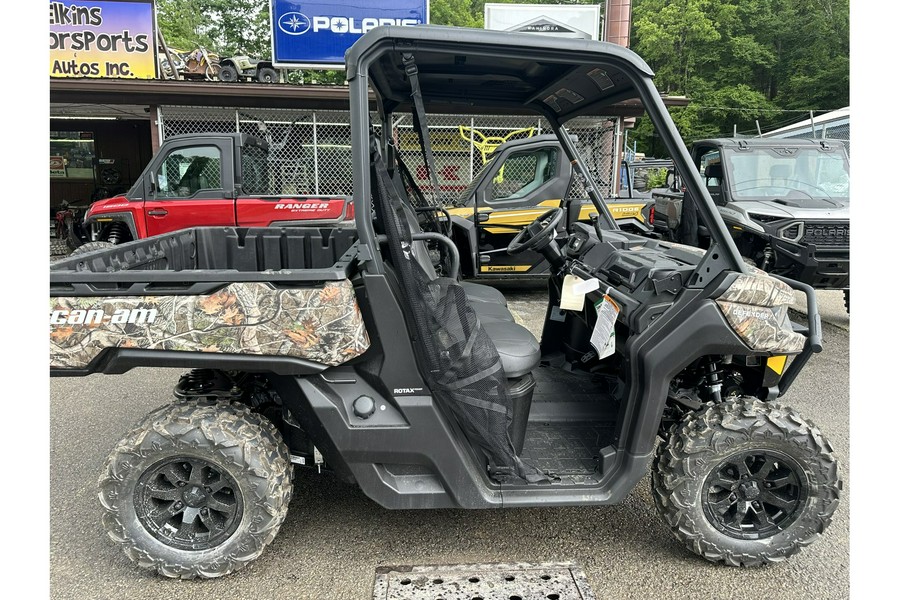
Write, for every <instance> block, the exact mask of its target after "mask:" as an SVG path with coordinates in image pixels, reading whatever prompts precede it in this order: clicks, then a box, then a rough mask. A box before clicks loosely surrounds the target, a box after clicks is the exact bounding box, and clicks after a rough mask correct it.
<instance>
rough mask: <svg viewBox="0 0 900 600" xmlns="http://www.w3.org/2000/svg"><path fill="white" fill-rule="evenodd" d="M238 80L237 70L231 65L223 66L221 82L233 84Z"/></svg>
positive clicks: (220, 76)
mask: <svg viewBox="0 0 900 600" xmlns="http://www.w3.org/2000/svg"><path fill="white" fill-rule="evenodd" d="M237 80H238V72H237V69H235V68H234V67H232V66H231V65H222V67H221V68H220V69H219V81H227V82H228V83H232V82H234V81H237Z"/></svg>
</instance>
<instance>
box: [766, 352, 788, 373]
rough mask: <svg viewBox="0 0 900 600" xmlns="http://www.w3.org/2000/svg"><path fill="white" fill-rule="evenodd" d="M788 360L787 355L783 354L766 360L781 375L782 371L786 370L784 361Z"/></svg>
mask: <svg viewBox="0 0 900 600" xmlns="http://www.w3.org/2000/svg"><path fill="white" fill-rule="evenodd" d="M786 362H787V356H786V355H784V354H781V355H779V356H770V357H769V359H768V360H767V361H766V366H767V367H769V368H770V369H772V370H773V371H775V372H776V373H778V374H779V375H781V373H782V371H784V363H786Z"/></svg>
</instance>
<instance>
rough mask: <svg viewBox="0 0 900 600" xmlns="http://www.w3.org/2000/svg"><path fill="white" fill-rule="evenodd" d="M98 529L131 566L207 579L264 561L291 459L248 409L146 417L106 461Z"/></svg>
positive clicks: (167, 410)
mask: <svg viewBox="0 0 900 600" xmlns="http://www.w3.org/2000/svg"><path fill="white" fill-rule="evenodd" d="M99 488H100V494H99V495H100V502H101V504H102V505H103V509H104V514H103V524H104V526H105V528H106V530H107V533H108V534H109V536H110V538H112V539H113V541H115V542H117V543H118V544H120V545H121V546H122V548H123V550H124V551H125V554H126V555H127V556H128V557H129V558H131V560H133V561H134V562H135V563H137V564H138V565H139V566H141V567H144V568H148V569H152V570H154V571H156V572H157V573H159V574H161V575H165V576H166V577H173V578H180V579H193V578H195V577H201V578H213V577H220V576H222V575H227V574H229V573H231V572H233V571H236V570H238V569H240V568H242V567H244V566H245V565H246V564H248V563H249V562H250V561H252V560H254V559H255V558H257V557H258V556H259V555H260V554H262V552H263V550H264V549H265V547H266V546H267V545H268V544H269V542H271V541H272V540H273V539H274V537H275V534H276V533H277V532H278V529H279V528H280V527H281V524H282V522H283V521H284V519H285V516H286V515H287V509H288V503H289V502H290V498H291V492H292V487H291V465H290V454H289V452H288V449H287V447H286V446H285V444H284V442H283V441H282V439H281V435H280V434H279V433H278V430H277V429H276V428H275V427H274V425H272V423H271V422H269V421H268V420H267V419H265V418H264V417H262V416H260V415H259V414H257V413H254V412H251V411H250V410H249V409H248V408H246V407H244V406H242V405H238V404H232V403H229V402H225V401H215V402H214V401H197V400H184V401H179V402H176V403H174V404H171V405H167V406H163V407H161V408H159V409H157V410H156V411H154V412H153V413H151V414H150V415H148V416H147V417H146V418H145V419H144V420H143V421H142V422H141V423H140V424H139V425H138V426H137V427H136V428H135V429H134V430H133V431H132V432H131V433H130V434H128V435H127V436H126V437H125V438H124V439H122V441H120V442H119V444H118V445H117V446H116V448H115V450H114V451H113V452H112V454H111V455H110V456H109V458H108V459H107V463H106V468H105V470H104V472H103V474H102V475H101V476H100V480H99Z"/></svg>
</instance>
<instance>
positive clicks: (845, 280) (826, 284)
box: [770, 237, 850, 290]
mask: <svg viewBox="0 0 900 600" xmlns="http://www.w3.org/2000/svg"><path fill="white" fill-rule="evenodd" d="M770 245H771V246H772V250H774V252H775V266H774V267H773V268H772V269H771V272H773V273H777V274H778V275H782V276H784V277H789V278H790V279H793V280H796V281H799V282H801V283H805V284H807V285H809V286H812V287H813V288H816V289H829V290H840V289H846V288H849V287H850V247H849V246H845V247H830V246H829V247H817V246H815V245H813V244H798V243H796V242H790V241H788V240H785V239H782V238H778V237H771V238H770Z"/></svg>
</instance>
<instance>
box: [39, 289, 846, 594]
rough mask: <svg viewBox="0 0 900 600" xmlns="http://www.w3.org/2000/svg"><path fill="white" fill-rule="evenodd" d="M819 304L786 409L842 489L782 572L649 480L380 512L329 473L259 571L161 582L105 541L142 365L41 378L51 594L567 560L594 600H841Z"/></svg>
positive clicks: (149, 395)
mask: <svg viewBox="0 0 900 600" xmlns="http://www.w3.org/2000/svg"><path fill="white" fill-rule="evenodd" d="M506 294H507V297H508V298H510V305H511V308H512V309H513V311H514V312H515V313H516V314H517V316H518V317H519V318H520V319H521V320H522V321H523V322H524V323H525V324H526V325H527V326H529V328H531V329H532V330H533V331H536V332H538V333H539V331H538V330H539V323H540V319H542V318H543V304H542V297H543V294H542V292H541V291H540V290H530V291H525V292H513V291H509V290H507V291H506ZM817 296H819V298H820V305H821V306H820V311H821V313H822V315H823V320H824V325H823V327H824V339H825V344H824V345H825V349H824V351H823V352H822V353H821V354H819V355H817V356H816V357H814V358H813V360H812V361H811V362H810V364H809V365H808V366H807V368H806V369H805V370H804V372H803V373H802V374H801V375H800V377H799V378H798V379H797V381H796V382H795V384H794V387H793V388H792V389H791V390H790V392H789V393H788V395H787V396H786V397H785V398H784V401H785V402H786V403H787V404H790V405H792V406H793V407H794V408H796V409H798V410H800V411H801V412H802V413H803V414H804V415H806V416H807V417H809V418H810V419H811V420H812V421H813V422H815V423H816V424H817V425H819V427H820V428H821V429H822V431H823V432H824V433H825V435H826V436H827V437H828V438H829V439H830V440H831V442H832V444H833V445H834V448H835V451H836V453H837V455H838V458H839V459H840V460H841V463H842V477H843V480H844V488H843V490H844V491H843V495H842V498H841V505H840V506H839V508H838V510H837V512H836V514H835V518H834V521H833V523H832V524H831V526H830V527H829V528H828V529H827V530H826V531H825V533H824V535H823V536H822V538H821V539H819V540H817V541H816V542H815V543H813V544H812V545H811V546H809V547H807V548H804V549H803V550H802V551H801V552H800V553H799V554H797V555H795V556H793V557H792V558H790V559H789V560H787V561H785V562H783V563H780V564H776V565H770V566H768V567H764V568H758V569H739V568H733V567H724V566H719V565H715V564H712V563H708V562H706V561H704V560H703V559H701V558H699V557H697V556H695V555H694V554H692V553H691V552H689V551H688V550H686V549H685V548H683V547H682V546H681V544H680V543H678V542H676V541H675V540H674V539H673V537H672V536H671V534H670V533H669V531H668V529H667V528H666V527H665V526H664V525H663V523H662V521H661V520H660V519H659V518H658V517H657V515H656V512H655V509H654V507H653V502H652V499H651V497H650V491H649V478H645V479H644V480H643V481H642V482H641V483H640V484H639V485H638V486H637V488H636V489H635V490H634V491H633V492H632V493H631V494H630V495H629V496H628V498H627V499H626V500H625V502H624V503H622V504H620V505H616V506H607V507H572V508H532V509H507V510H484V511H464V510H431V511H409V510H401V511H389V510H386V509H383V508H381V507H379V506H378V505H377V504H375V503H374V502H372V501H370V500H369V499H367V498H366V497H365V496H364V495H363V494H362V493H361V492H360V491H359V490H358V489H357V488H356V487H354V486H350V485H347V484H344V483H341V482H339V481H337V480H336V479H335V478H334V477H332V476H331V475H328V474H322V475H319V474H316V473H313V472H308V471H301V470H298V471H297V477H296V479H295V491H294V498H293V500H292V501H291V505H290V510H289V513H288V517H287V520H286V521H285V523H284V525H283V526H282V528H281V531H280V533H279V534H278V536H277V537H276V538H275V540H274V541H273V542H272V544H271V545H270V546H269V547H268V548H267V549H266V551H265V552H264V553H263V555H262V556H261V557H260V558H259V559H258V560H256V561H255V562H253V563H252V564H250V565H249V566H248V567H246V568H245V569H243V570H242V571H239V572H238V573H235V574H233V575H231V576H228V577H225V578H222V579H217V580H209V581H175V580H168V579H164V578H161V577H157V576H154V575H151V574H149V573H148V572H146V571H144V570H142V569H140V568H138V567H136V566H135V565H133V564H132V562H131V561H130V560H129V559H127V558H126V556H125V555H124V554H123V553H122V551H121V550H120V549H119V547H118V546H117V545H115V544H114V543H113V542H112V541H111V540H109V539H108V538H107V537H106V534H105V532H104V530H103V528H102V526H101V524H100V505H99V502H98V500H97V487H96V486H97V477H98V476H99V474H100V471H101V469H102V467H103V463H104V460H105V458H106V456H107V454H108V453H109V452H110V451H111V449H112V448H113V446H114V445H115V443H116V442H117V441H118V440H119V439H120V438H121V437H122V436H123V435H124V434H125V433H126V432H127V431H128V430H129V429H130V427H131V426H132V425H133V424H134V423H135V422H136V421H137V420H138V419H140V418H141V417H143V416H144V415H145V414H146V413H147V412H149V411H150V410H151V409H153V408H155V407H157V406H160V405H162V404H165V403H167V402H169V401H170V398H171V390H172V386H173V385H174V384H175V382H176V380H177V378H178V376H179V375H180V374H181V372H182V371H181V370H173V369H152V370H151V369H137V370H134V371H132V372H130V373H127V374H124V375H120V376H107V375H92V376H89V377H85V378H54V379H52V380H51V382H50V586H51V597H52V598H54V599H70V598H71V599H78V600H93V599H110V600H113V599H115V600H122V599H126V598H127V599H128V600H140V599H153V600H156V599H159V598H169V597H177V598H179V599H185V600H200V599H219V598H227V599H229V600H239V599H254V600H267V599H282V598H284V599H288V598H290V599H291V600H296V599H305V598H309V599H345V598H346V599H353V600H355V599H360V600H363V599H369V598H371V597H372V590H373V584H374V579H375V569H376V568H377V567H379V566H386V565H427V564H457V563H492V562H513V561H522V562H545V561H546V562H563V561H575V562H577V563H578V564H580V565H581V567H582V568H583V569H584V571H585V573H586V576H587V579H588V581H589V583H590V585H591V587H592V588H593V591H594V593H595V594H596V595H597V598H609V599H629V598H635V599H640V600H645V599H647V598H668V599H673V600H674V599H680V598H685V599H687V598H690V599H691V600H702V599H716V600H719V599H723V598H740V599H744V598H767V599H772V600H775V599H782V598H784V599H790V600H797V599H805V598H815V599H817V600H828V599H838V598H847V597H848V596H849V514H850V513H849V500H850V490H851V489H852V487H851V485H850V477H849V467H848V465H849V452H850V448H849V361H848V352H849V317H847V315H846V313H845V312H843V296H842V294H841V293H840V292H833V293H832V292H819V293H818V294H817ZM799 307H800V306H799V305H798V308H799ZM839 309H840V310H839ZM794 316H795V317H796V318H799V319H802V318H803V314H802V312H796V313H794Z"/></svg>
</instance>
